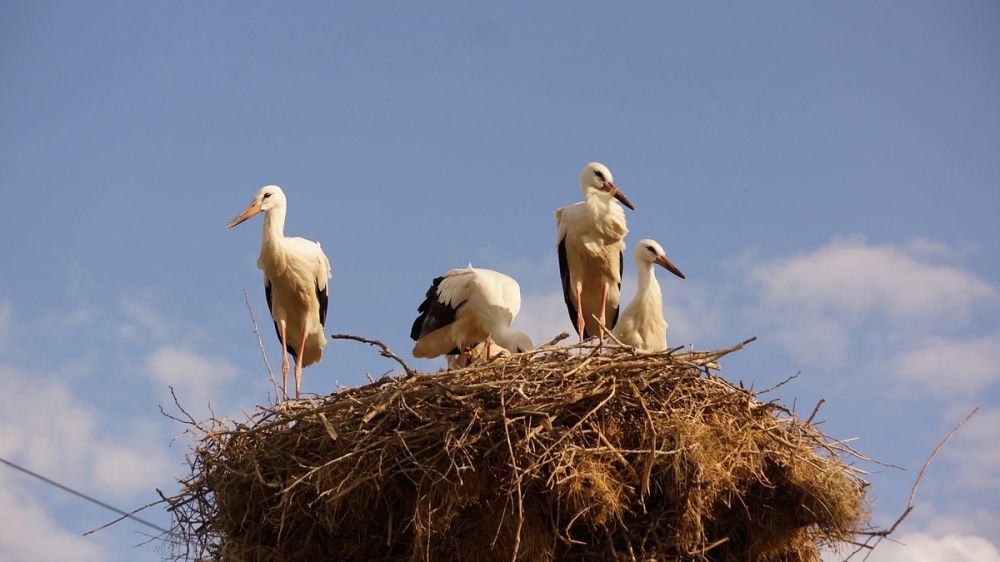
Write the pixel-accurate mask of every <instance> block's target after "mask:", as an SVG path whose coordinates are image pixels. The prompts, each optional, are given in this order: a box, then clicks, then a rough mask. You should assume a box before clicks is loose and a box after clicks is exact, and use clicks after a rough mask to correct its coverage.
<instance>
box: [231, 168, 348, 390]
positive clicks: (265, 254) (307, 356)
mask: <svg viewBox="0 0 1000 562" xmlns="http://www.w3.org/2000/svg"><path fill="white" fill-rule="evenodd" d="M286 209H287V200H286V199H285V193H284V192H283V191H281V188H280V187H278V186H276V185H266V186H264V187H262V188H260V190H258V191H257V194H256V195H254V198H253V200H252V201H250V204H249V205H247V208H246V209H243V212H242V213H240V214H239V215H237V216H236V218H234V219H233V220H231V221H229V224H227V225H226V228H233V227H234V226H236V225H238V224H240V223H241V222H243V221H245V220H247V219H249V218H250V217H252V216H254V215H256V214H258V213H264V237H263V240H262V241H261V245H260V257H258V258H257V267H259V268H260V269H262V270H263V271H264V295H265V296H266V297H267V308H268V309H269V310H270V311H271V319H272V320H274V330H275V332H277V334H278V340H279V341H281V379H282V383H281V390H282V393H283V394H284V398H285V399H286V400H287V399H288V369H289V364H288V354H291V355H292V357H294V358H295V398H296V399H298V397H299V387H300V385H301V382H302V368H303V367H308V366H309V365H312V364H314V363H319V362H320V360H321V359H323V348H324V347H326V336H325V335H324V334H323V325H324V324H325V323H326V304H327V281H328V280H329V279H330V277H331V273H330V260H329V259H328V258H327V257H326V254H324V253H323V250H322V248H320V245H319V243H318V242H313V241H312V240H306V239H305V238H297V237H295V238H286V237H285V211H286ZM286 351H287V353H286Z"/></svg>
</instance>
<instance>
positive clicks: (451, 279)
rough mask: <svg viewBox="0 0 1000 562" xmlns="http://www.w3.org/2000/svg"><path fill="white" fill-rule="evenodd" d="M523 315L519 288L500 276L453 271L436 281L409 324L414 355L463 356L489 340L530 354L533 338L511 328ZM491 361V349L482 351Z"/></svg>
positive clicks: (483, 271)
mask: <svg viewBox="0 0 1000 562" xmlns="http://www.w3.org/2000/svg"><path fill="white" fill-rule="evenodd" d="M520 310H521V288H520V287H519V286H518V284H517V281H514V280H513V279H511V278H510V277H508V276H506V275H504V274H503V273H498V272H496V271H492V270H489V269H476V268H473V267H472V265H471V264H470V265H469V267H467V268H465V269H452V270H451V271H449V272H448V273H445V274H444V275H442V276H441V277H438V278H436V279H434V281H433V283H432V284H431V288H430V289H428V290H427V295H426V298H425V299H424V302H423V303H421V304H420V307H419V308H418V309H417V311H418V312H419V313H420V315H419V316H417V319H416V320H414V321H413V327H412V328H411V329H410V337H411V338H413V340H415V341H416V342H417V343H416V345H414V346H413V356H414V357H422V358H431V357H437V356H439V355H454V354H458V355H459V356H460V358H459V361H460V364H467V362H466V361H465V356H466V355H467V353H468V351H469V350H470V349H471V348H473V347H474V346H475V345H476V344H479V343H482V342H488V341H490V340H492V341H493V342H495V343H496V345H499V346H500V347H502V348H504V349H506V350H507V351H509V352H511V353H521V352H524V351H528V350H529V349H531V348H532V347H534V346H533V344H532V343H531V338H529V337H528V335H527V334H525V333H523V332H517V331H513V330H511V329H510V323H511V322H512V321H513V320H514V317H515V316H517V313H518V312H519V311H520ZM486 354H487V357H486V359H489V357H488V355H489V348H487V349H486Z"/></svg>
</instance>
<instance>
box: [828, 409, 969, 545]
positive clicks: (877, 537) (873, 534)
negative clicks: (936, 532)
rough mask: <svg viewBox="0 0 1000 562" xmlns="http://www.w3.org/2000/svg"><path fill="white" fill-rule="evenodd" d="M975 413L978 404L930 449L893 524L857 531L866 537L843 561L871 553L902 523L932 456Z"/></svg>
mask: <svg viewBox="0 0 1000 562" xmlns="http://www.w3.org/2000/svg"><path fill="white" fill-rule="evenodd" d="M977 413H979V406H976V407H975V408H973V409H972V411H971V412H969V413H968V415H966V416H965V418H964V419H963V420H962V421H961V422H959V423H958V425H956V426H955V428H954V429H952V430H951V431H950V432H949V433H948V435H945V437H944V439H942V440H941V442H940V443H938V444H937V447H934V450H933V451H931V454H930V456H929V457H927V460H926V461H924V465H923V466H922V467H920V472H918V473H917V478H916V480H914V481H913V487H912V488H910V497H909V499H907V500H906V509H904V510H903V513H902V514H901V515H900V516H899V517H898V518H897V519H896V521H895V522H893V524H892V525H890V526H889V528H888V529H882V530H879V531H865V532H861V533H858V534H859V535H862V536H865V537H867V539H865V540H864V541H863V542H861V543H859V545H858V548H857V549H856V550H855V551H854V552H852V553H851V554H850V555H849V556H848V557H847V558H845V559H844V562H846V561H847V560H850V559H851V558H852V557H853V556H854V555H855V554H857V553H858V552H861V551H862V550H868V554H871V551H872V550H874V549H875V547H877V546H878V545H879V543H881V542H882V540H883V539H885V538H887V537H888V536H889V535H891V534H892V533H893V532H895V531H896V527H899V524H900V523H902V522H903V520H904V519H906V516H907V515H909V514H910V512H911V511H913V507H914V505H913V502H914V500H915V499H916V497H917V489H919V488H920V482H921V481H922V480H923V478H924V474H926V473H927V469H928V467H930V465H931V462H932V461H933V460H934V457H936V456H937V455H938V453H939V452H941V449H942V448H943V447H944V445H945V443H947V442H948V441H950V440H951V438H952V437H954V436H955V434H956V433H958V432H959V431H960V430H961V429H962V428H963V427H965V424H966V423H968V421H969V420H970V419H972V416H974V415H976V414H977ZM872 540H874V541H875V543H874V544H872V543H871V541H872ZM867 558H868V555H867V554H866V555H865V559H866V560H867Z"/></svg>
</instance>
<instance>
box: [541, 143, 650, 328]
mask: <svg viewBox="0 0 1000 562" xmlns="http://www.w3.org/2000/svg"><path fill="white" fill-rule="evenodd" d="M580 190H581V191H582V193H583V201H581V202H579V203H576V204H573V205H570V206H568V207H563V208H561V209H559V210H557V211H556V230H557V232H558V234H557V241H558V242H557V244H558V251H559V273H560V275H561V276H562V288H563V298H564V299H565V301H566V308H567V310H568V311H569V317H570V321H571V322H573V326H574V327H575V328H576V331H577V333H578V334H580V341H583V340H584V339H585V338H588V337H591V336H595V335H603V334H602V332H601V324H602V323H603V325H604V326H606V327H607V328H608V329H611V328H612V327H614V325H615V323H616V322H617V319H618V304H619V301H620V299H621V294H620V291H621V282H622V277H621V274H622V253H623V252H624V251H625V235H626V234H628V228H627V227H626V226H625V211H624V210H623V209H622V208H621V206H620V205H619V204H618V203H617V202H616V201H615V200H616V199H617V200H618V201H620V202H621V203H623V204H624V205H625V206H626V207H628V208H629V209H633V210H634V209H635V207H634V206H633V205H632V203H631V202H630V201H629V200H628V198H627V197H625V194H624V193H622V192H621V190H619V189H618V187H617V186H616V185H615V183H614V179H613V178H612V177H611V170H609V169H608V168H607V166H605V165H604V164H600V163H597V162H591V163H589V164H587V165H586V166H585V167H584V168H583V171H582V172H581V173H580ZM594 316H596V317H597V318H598V319H600V320H595V319H594Z"/></svg>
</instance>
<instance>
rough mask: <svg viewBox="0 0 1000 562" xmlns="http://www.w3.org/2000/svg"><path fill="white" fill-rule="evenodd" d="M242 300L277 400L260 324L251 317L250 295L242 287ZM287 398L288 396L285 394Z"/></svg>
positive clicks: (275, 386)
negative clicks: (248, 314)
mask: <svg viewBox="0 0 1000 562" xmlns="http://www.w3.org/2000/svg"><path fill="white" fill-rule="evenodd" d="M243 302H245V303H247V312H249V313H250V323H251V324H253V333H254V335H255V336H257V345H258V346H260V355H261V357H263V358H264V366H265V367H267V375H268V376H269V377H271V385H273V386H274V399H275V400H279V399H280V397H281V394H279V393H278V381H276V380H274V371H272V370H271V362H270V361H268V360H267V352H266V351H264V340H262V339H261V337H260V326H258V325H257V319H256V318H254V317H253V308H251V307H250V297H249V296H248V295H247V290H246V289H243ZM285 399H286V400H287V399H288V397H287V396H286V397H285Z"/></svg>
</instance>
